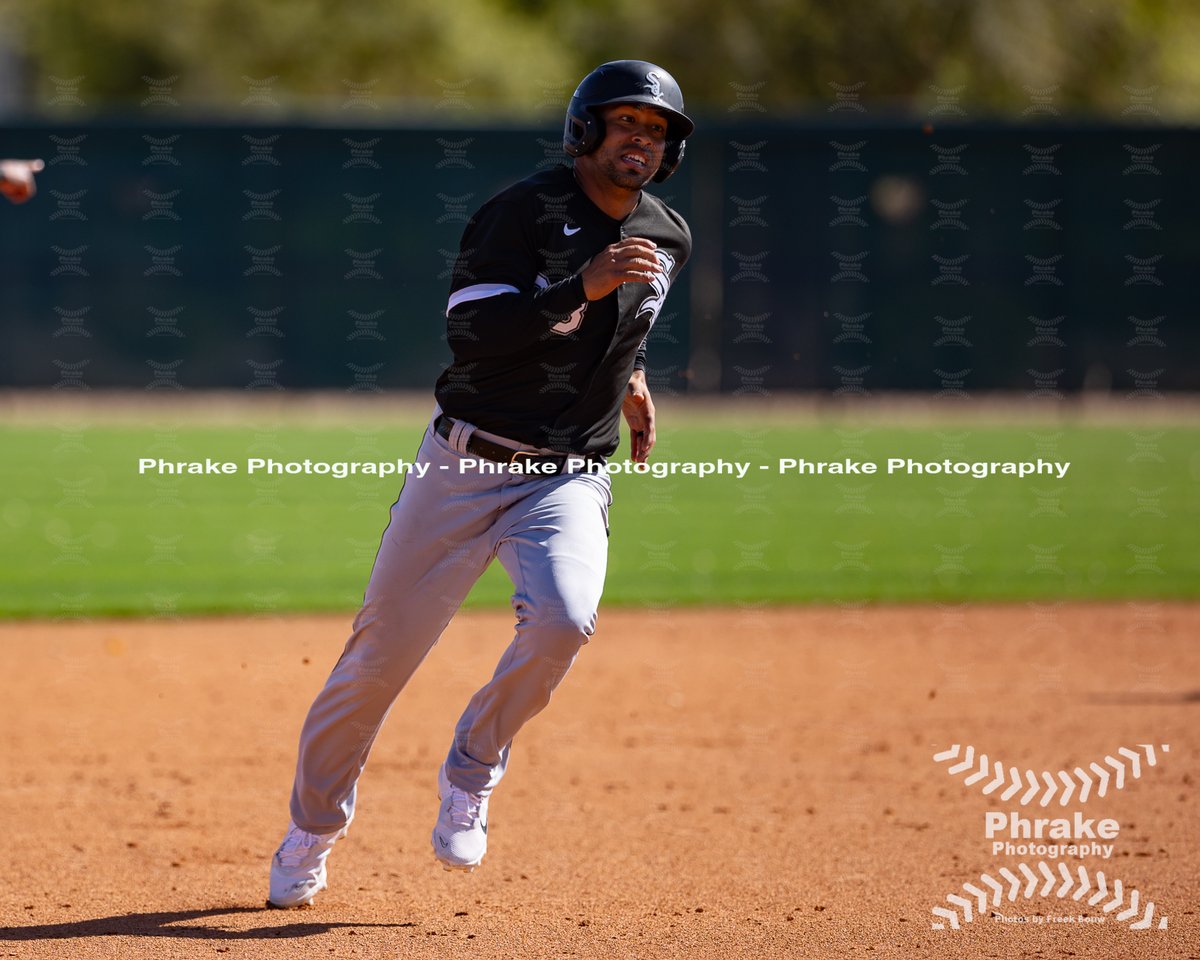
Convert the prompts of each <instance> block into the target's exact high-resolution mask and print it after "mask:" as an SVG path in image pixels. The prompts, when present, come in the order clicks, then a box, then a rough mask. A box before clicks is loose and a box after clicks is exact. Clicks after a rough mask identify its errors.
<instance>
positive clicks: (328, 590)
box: [0, 418, 1200, 618]
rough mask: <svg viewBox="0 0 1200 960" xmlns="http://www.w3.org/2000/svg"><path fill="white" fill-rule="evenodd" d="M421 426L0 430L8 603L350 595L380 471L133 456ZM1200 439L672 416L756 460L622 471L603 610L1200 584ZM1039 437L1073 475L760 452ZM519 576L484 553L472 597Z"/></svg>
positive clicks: (229, 452)
mask: <svg viewBox="0 0 1200 960" xmlns="http://www.w3.org/2000/svg"><path fill="white" fill-rule="evenodd" d="M420 430H421V425H420V424H419V423H417V422H415V421H411V420H408V421H405V422H404V423H403V424H402V425H400V426H394V427H392V426H389V427H379V426H376V427H369V428H367V429H362V428H358V429H353V430H352V429H351V428H349V427H346V428H336V427H329V426H322V427H305V426H302V425H294V424H288V425H277V426H274V427H270V428H261V429H256V428H255V427H252V426H247V427H231V426H223V427H204V426H187V425H180V426H175V427H172V428H170V429H169V430H162V429H155V428H151V427H147V428H137V427H132V426H93V427H90V428H86V429H76V430H75V431H73V432H72V431H70V430H63V429H58V428H55V427H53V426H7V427H2V428H0V451H2V453H3V464H2V465H0V481H2V487H0V532H2V534H3V544H4V549H3V551H2V552H0V617H5V618H14V617H32V616H72V615H88V616H90V615H108V614H153V613H225V612H229V613H232V612H240V611H256V610H257V611H285V610H286V611H318V610H350V609H353V608H354V607H355V605H356V604H357V603H358V601H359V599H360V598H361V595H362V590H363V587H364V585H365V583H366V578H367V575H368V573H369V571H370V566H371V560H372V557H373V554H374V549H375V546H376V544H377V543H378V541H379V536H380V533H381V532H382V528H383V525H384V524H385V522H386V519H387V509H388V506H389V505H390V504H391V502H392V501H393V500H394V498H395V496H396V492H397V487H398V483H397V481H396V480H395V479H394V478H388V479H375V478H366V479H347V480H336V479H332V478H327V477H303V476H298V477H287V478H283V479H275V480H273V481H268V482H266V483H264V482H262V481H261V480H258V479H255V478H250V477H247V476H246V475H245V473H244V471H243V472H240V473H239V474H238V475H235V476H221V477H208V476H201V477H193V476H183V477H162V478H159V477H152V476H139V475H138V473H137V460H138V458H139V457H143V456H163V457H166V458H168V459H176V460H192V459H199V460H202V459H204V458H205V457H212V458H215V459H221V460H234V461H237V462H239V464H244V461H245V459H246V457H247V456H251V455H269V456H274V457H276V458H277V459H281V460H287V459H297V460H302V459H304V458H306V457H307V458H311V459H314V460H319V459H327V460H368V459H370V460H373V459H377V458H378V459H389V458H395V457H404V458H409V457H411V456H412V455H413V453H414V452H415V448H416V445H417V442H418V440H419V436H420ZM1198 441H1200V429H1197V428H1192V427H1186V426H1168V425H1163V426H1152V427H1147V426H1145V425H1143V426H1139V427H1134V426H1129V427H1123V426H1090V425H1089V426H1082V425H1064V424H1051V425H1044V426H1036V425H1034V426H1030V425H1027V424H1026V425H1017V426H992V425H988V426H983V425H979V424H962V425H953V424H944V425H938V426H930V427H921V428H918V427H913V426H911V425H910V426H905V427H895V426H884V425H865V424H862V423H859V424H848V423H843V424H840V425H839V424H837V423H833V424H830V425H826V426H822V425H816V424H812V423H811V422H808V423H805V424H802V425H794V426H793V425H791V424H788V423H786V422H780V423H776V424H774V425H772V426H770V427H769V428H767V429H760V430H757V431H756V432H753V433H750V434H744V433H740V432H739V431H738V429H736V428H735V427H732V426H705V425H704V422H703V421H702V420H699V419H697V418H686V419H684V421H683V422H682V423H673V424H665V425H664V435H663V437H662V438H661V440H660V443H659V446H658V448H657V450H656V452H655V459H656V460H658V461H670V460H675V461H687V460H711V459H714V458H716V457H718V456H720V457H724V458H726V459H739V460H750V461H753V463H754V467H753V468H752V469H751V473H750V475H749V476H747V477H746V478H745V479H744V480H737V479H736V478H731V477H714V478H706V479H696V478H689V477H675V478H669V479H661V480H656V479H653V478H651V477H627V476H619V477H616V478H614V483H613V486H614V495H615V498H616V503H615V504H614V506H613V508H612V514H611V524H612V539H611V549H610V558H609V575H608V583H607V588H606V605H610V606H611V605H614V604H648V605H658V604H662V605H675V604H729V603H758V602H770V603H794V602H811V601H856V600H895V601H922V600H939V601H959V600H1026V599H1035V598H1041V599H1053V598H1184V597H1196V596H1198V595H1200V551H1197V549H1196V547H1197V538H1196V536H1195V531H1196V529H1197V527H1198V524H1197V521H1198V520H1200V517H1198V513H1200V497H1198V496H1197V494H1198V492H1200V459H1198V455H1197V451H1198V450H1200V442H1198ZM956 445H957V448H958V449H957V451H955V450H954V447H955V446H956ZM1039 447H1040V448H1041V452H1042V454H1043V456H1045V458H1046V459H1055V460H1069V461H1071V469H1070V472H1069V473H1068V475H1067V477H1066V479H1064V480H1057V479H1053V478H1049V477H1045V476H1042V477H1030V478H1026V479H1017V478H1013V477H993V478H989V479H972V478H970V477H946V476H924V477H917V476H905V475H892V476H887V475H884V474H880V475H876V476H873V477H837V476H827V477H811V476H810V477H801V476H797V475H794V474H793V475H780V474H779V473H778V472H777V471H776V470H775V468H774V465H775V463H776V461H777V460H778V458H780V457H804V458H807V459H809V460H832V459H839V458H841V457H845V456H851V457H853V458H854V459H857V460H874V461H877V462H883V461H884V460H886V458H887V457H889V456H903V457H913V458H915V459H918V460H942V459H944V458H945V457H946V455H947V453H950V454H951V455H952V456H953V458H954V459H961V460H993V459H994V460H1026V459H1036V458H1037V456H1038V452H1039ZM1047 448H1049V449H1047ZM758 465H768V466H770V467H771V469H768V470H766V471H763V470H759V469H758ZM509 590H510V587H509V584H508V582H507V580H506V579H505V577H504V574H503V571H501V570H500V569H499V567H498V565H494V566H493V568H492V569H491V570H489V571H488V573H487V574H486V575H485V577H484V579H483V580H482V581H481V582H480V584H479V585H478V587H477V588H476V590H475V591H474V592H473V594H472V596H471V598H470V600H469V601H468V605H475V606H478V605H495V604H497V603H503V602H504V601H505V600H506V599H507V597H508V593H509Z"/></svg>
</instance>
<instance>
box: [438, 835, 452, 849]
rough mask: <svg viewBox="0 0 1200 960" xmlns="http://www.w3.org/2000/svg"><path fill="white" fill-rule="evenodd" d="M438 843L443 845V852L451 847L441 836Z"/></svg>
mask: <svg viewBox="0 0 1200 960" xmlns="http://www.w3.org/2000/svg"><path fill="white" fill-rule="evenodd" d="M438 843H440V844H441V845H442V849H443V850H445V849H446V848H447V847H449V846H450V844H448V843H447V842H446V841H445V839H444V838H442V837H440V836H439V837H438Z"/></svg>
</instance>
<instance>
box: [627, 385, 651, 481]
mask: <svg viewBox="0 0 1200 960" xmlns="http://www.w3.org/2000/svg"><path fill="white" fill-rule="evenodd" d="M621 413H623V414H624V415H625V422H626V423H628V424H629V449H630V453H629V456H630V458H631V459H632V460H633V462H634V463H645V462H646V457H647V456H649V455H650V451H651V450H652V449H653V448H654V401H653V400H651V399H650V388H649V387H647V386H646V374H645V373H644V372H643V371H641V370H634V371H633V376H632V377H630V378H629V383H628V384H627V385H626V387H625V399H624V400H623V401H622V402H621Z"/></svg>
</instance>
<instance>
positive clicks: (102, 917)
mask: <svg viewBox="0 0 1200 960" xmlns="http://www.w3.org/2000/svg"><path fill="white" fill-rule="evenodd" d="M348 621H349V618H348V617H340V616H338V617H324V618H313V619H290V618H289V619H258V620H232V619H229V620H190V621H169V620H163V621H152V622H145V621H141V622H122V621H107V622H104V621H102V622H93V623H86V622H81V623H71V622H64V623H55V624H45V623H36V624H33V623H26V624H5V625H0V653H2V655H3V658H4V663H5V666H6V669H5V671H4V674H5V682H4V684H3V696H2V697H0V737H2V738H3V749H2V750H0V822H3V824H4V826H5V830H4V834H3V836H4V841H5V843H4V850H5V853H6V854H7V855H6V856H5V858H4V864H5V877H4V881H5V882H4V883H3V884H2V885H0V957H3V956H15V957H54V958H66V957H70V958H75V957H121V958H143V957H188V958H191V957H200V956H208V955H212V954H225V955H227V956H229V957H302V956H303V957H318V956H337V957H345V956H355V957H438V958H455V957H472V958H479V957H487V958H490V957H562V956H577V957H648V958H649V957H689V958H691V957H721V958H724V960H733V958H743V957H744V958H750V957H754V958H761V957H843V956H846V957H848V956H856V957H867V956H870V957H918V956H920V957H927V956H928V957H1002V958H1008V957H1023V956H1036V957H1059V956H1075V957H1104V958H1110V957H1111V958H1137V957H1155V958H1167V957H1195V956H1197V955H1200V946H1198V944H1200V933H1198V925H1197V922H1196V917H1195V912H1194V911H1195V904H1196V901H1197V890H1198V886H1200V885H1198V883H1197V874H1198V871H1200V844H1198V843H1197V841H1198V839H1200V836H1198V835H1200V828H1198V826H1197V816H1196V803H1195V783H1196V780H1197V778H1198V777H1200V764H1198V762H1197V758H1196V752H1195V749H1194V735H1195V731H1196V729H1197V728H1198V724H1197V720H1198V719H1200V647H1198V646H1197V643H1196V638H1197V636H1200V605H1198V604H1158V603H1155V604H1150V603H1146V604H1126V605H1117V604H1112V605H1088V606H1083V605H1071V604H1038V605H1014V606H1011V607H984V606H946V607H911V608H901V607H882V608H875V607H866V606H852V607H842V608H823V609H801V610H768V609H747V610H742V611H729V612H718V611H711V610H710V611H704V610H689V611H677V610H660V611H649V612H647V611H642V612H637V611H605V612H603V613H602V614H601V620H600V629H599V632H598V635H597V636H596V638H595V639H594V641H593V642H592V643H591V644H590V645H589V646H588V647H587V648H585V650H584V652H583V654H582V655H581V658H580V662H579V663H578V664H577V666H576V667H575V670H574V671H573V673H572V675H571V676H570V677H568V679H567V680H566V682H565V683H564V684H563V686H562V688H561V689H560V690H559V692H558V693H557V694H556V695H555V699H554V702H553V703H551V705H550V707H549V708H548V709H547V711H546V712H545V713H544V714H543V715H542V716H540V717H538V718H537V719H536V720H535V721H534V722H533V723H532V724H531V725H530V727H529V728H528V729H527V730H526V731H525V732H524V733H523V734H522V736H521V738H520V739H519V740H518V742H517V744H516V746H515V747H514V753H513V762H512V765H511V768H510V773H509V776H508V778H507V779H506V781H505V783H504V784H503V785H502V787H501V788H500V789H499V790H498V791H497V793H496V795H495V798H494V800H493V804H492V816H491V827H492V829H491V833H490V839H491V849H490V851H489V854H488V858H487V860H486V861H485V862H484V866H483V867H482V868H481V869H480V870H479V871H477V872H476V873H475V874H473V875H470V876H466V875H459V874H447V873H444V872H443V871H442V870H441V869H439V868H438V867H437V865H436V863H435V862H434V860H433V858H432V855H431V853H430V850H429V829H430V826H431V824H432V818H433V816H434V814H435V806H436V798H435V792H434V791H435V771H436V767H437V764H438V762H439V761H440V759H441V757H442V755H443V753H444V751H445V748H446V747H447V745H448V736H449V734H450V731H451V729H452V725H453V722H454V720H455V719H456V717H457V714H458V712H459V710H460V709H461V707H462V706H463V704H464V703H465V701H466V699H467V697H468V695H469V694H470V692H471V691H472V690H473V689H474V688H475V687H477V686H478V685H479V684H480V683H481V682H482V681H483V680H484V679H485V678H486V677H487V676H488V675H489V674H490V671H491V669H492V667H493V665H494V661H495V659H496V657H497V656H498V654H499V651H500V650H501V649H502V647H503V646H504V644H505V643H506V642H507V639H508V634H509V630H510V624H509V619H508V617H506V616H501V615H499V614H496V615H490V614H489V615H471V616H466V615H464V616H460V617H459V618H458V619H456V620H455V621H454V623H452V625H451V627H450V629H449V630H448V631H447V633H446V635H445V637H444V638H443V639H442V642H441V643H440V644H439V646H438V647H437V648H436V649H435V650H434V653H433V654H432V656H431V657H430V659H429V662H427V663H426V665H425V666H424V668H423V669H422V670H421V671H420V672H419V673H418V674H417V677H416V678H415V680H414V681H413V683H412V685H411V686H410V688H409V689H408V690H407V691H406V692H405V693H404V695H403V696H402V697H401V698H400V700H399V701H398V702H397V705H396V707H395V709H394V710H393V711H392V714H391V717H390V718H389V720H388V723H387V725H386V727H385V728H384V732H383V735H382V736H381V737H380V739H379V741H378V744H377V746H376V749H375V752H374V754H373V755H372V759H371V762H370V764H369V766H368V768H367V772H366V775H365V777H364V780H363V783H362V786H361V792H360V804H359V816H358V819H357V821H356V822H355V824H354V827H353V828H352V831H351V833H350V836H349V837H348V838H347V840H345V841H343V843H342V844H340V845H339V846H338V848H337V850H336V851H335V852H334V854H333V857H332V858H331V860H330V881H331V886H330V889H329V890H328V891H326V892H325V893H324V894H323V895H322V896H321V897H320V898H319V899H318V900H317V902H316V904H315V905H314V906H312V907H311V908H307V909H304V910H300V911H294V912H288V913H284V912H279V911H268V910H265V909H263V901H264V897H265V890H266V869H267V861H268V858H269V857H270V855H271V852H272V851H273V849H274V847H275V845H276V843H277V842H278V839H279V836H280V835H281V833H282V830H283V827H284V826H285V823H286V816H287V814H286V799H287V792H288V788H289V785H290V779H291V767H292V763H293V762H294V748H295V741H296V736H297V733H298V730H299V726H300V723H301V721H302V719H303V715H304V712H305V710H306V709H307V706H308V703H309V701H310V699H311V697H312V695H313V694H314V693H315V692H316V690H317V689H318V687H319V685H320V684H321V682H322V681H323V680H324V677H325V675H326V673H327V671H328V668H329V667H330V666H331V665H332V663H333V661H334V659H335V658H336V656H337V654H338V652H339V651H340V648H341V644H342V642H343V640H344V637H345V634H346V631H347V627H348ZM954 743H959V744H963V745H964V746H965V745H967V744H973V745H975V746H976V748H977V749H979V750H981V751H986V752H987V753H988V755H989V757H990V758H991V759H992V760H993V761H997V760H998V761H1001V762H1002V763H1003V764H1004V765H1005V766H1006V767H1007V766H1010V765H1011V766H1016V767H1019V768H1020V769H1021V770H1024V769H1026V768H1032V769H1034V770H1035V771H1051V772H1054V771H1059V770H1067V771H1070V770H1073V769H1074V768H1075V767H1077V766H1078V767H1081V768H1084V769H1086V768H1088V765H1089V763H1090V762H1093V761H1098V762H1099V763H1100V764H1104V762H1105V761H1104V758H1105V757H1106V756H1114V757H1117V758H1118V759H1119V755H1117V754H1116V751H1117V750H1118V748H1120V747H1128V748H1134V752H1135V753H1137V751H1138V749H1139V748H1137V747H1136V745H1138V744H1154V745H1155V748H1156V753H1155V758H1156V763H1155V765H1154V766H1150V765H1149V764H1148V763H1147V761H1146V757H1145V756H1144V754H1138V755H1139V756H1140V757H1141V766H1140V768H1139V771H1138V772H1139V773H1140V776H1139V777H1137V778H1135V777H1134V776H1133V773H1132V765H1131V764H1127V769H1126V773H1125V777H1126V780H1125V785H1124V788H1123V789H1121V790H1116V789H1115V787H1113V786H1111V785H1110V788H1109V790H1108V792H1107V794H1106V796H1104V797H1103V798H1100V797H1098V796H1095V795H1093V796H1091V797H1089V799H1088V800H1087V802H1086V803H1085V804H1082V805H1081V804H1080V803H1079V802H1078V798H1077V797H1076V798H1075V799H1074V800H1073V801H1072V802H1071V803H1070V804H1069V805H1068V806H1067V807H1062V806H1061V805H1060V803H1059V801H1058V798H1057V797H1055V798H1052V799H1051V800H1050V802H1049V805H1048V806H1046V807H1042V806H1040V804H1039V799H1038V798H1037V797H1035V798H1034V799H1033V800H1031V801H1030V802H1029V804H1028V805H1027V806H1025V807H1022V806H1020V805H1019V803H1018V799H1019V795H1017V796H1014V797H1013V798H1012V799H1011V800H1010V801H1008V802H1002V801H1000V800H999V799H998V796H999V793H1000V790H996V791H995V793H994V794H993V795H992V796H991V797H985V796H983V794H982V790H983V788H984V786H985V784H986V783H987V782H988V780H990V777H987V778H983V779H982V780H980V781H978V782H976V783H974V784H971V785H967V784H965V783H964V778H965V777H966V776H967V774H966V773H965V772H963V773H960V774H958V775H951V774H949V773H948V772H947V768H948V767H949V763H940V764H939V763H935V762H934V761H933V759H932V758H933V754H934V753H935V751H938V750H942V749H945V748H947V747H949V745H951V744H954ZM1163 744H1167V745H1169V747H1170V749H1169V752H1165V751H1164V750H1163V748H1162V745H1163ZM989 769H991V768H990V767H989ZM1113 769H1114V770H1115V768H1113ZM1114 782H1115V774H1114ZM1039 796H1041V795H1040V794H1039ZM989 808H1002V809H1005V810H1014V811H1017V812H1018V813H1020V814H1022V815H1025V816H1028V817H1030V818H1033V817H1037V816H1041V817H1054V816H1056V815H1066V814H1065V813H1062V812H1061V811H1071V810H1076V809H1079V810H1083V811H1085V812H1086V815H1087V817H1089V818H1092V817H1094V818H1098V819H1099V818H1105V817H1107V818H1113V819H1115V820H1117V821H1118V822H1119V825H1120V833H1119V836H1118V837H1117V838H1116V839H1115V840H1114V841H1112V842H1113V843H1114V844H1115V851H1114V854H1113V856H1112V858H1111V859H1108V860H1103V859H1086V860H1071V861H1070V870H1071V873H1072V875H1077V874H1078V870H1079V867H1080V866H1083V867H1084V868H1085V871H1086V872H1087V875H1088V876H1089V877H1093V876H1094V873H1095V870H1097V869H1099V870H1102V871H1104V873H1105V874H1106V876H1107V877H1108V878H1109V880H1108V884H1109V891H1110V893H1111V891H1112V881H1113V880H1115V879H1118V878H1119V879H1121V880H1122V881H1123V884H1124V896H1125V900H1124V901H1123V902H1122V906H1121V907H1120V908H1119V909H1114V910H1112V911H1110V912H1109V913H1107V914H1106V913H1105V912H1104V910H1103V906H1104V903H1105V902H1107V901H1100V902H1098V903H1097V904H1096V905H1095V906H1088V903H1087V901H1088V900H1089V899H1090V898H1091V897H1092V893H1091V892H1090V889H1091V888H1089V892H1087V893H1085V894H1083V895H1081V897H1080V899H1077V900H1076V899H1073V896H1074V894H1075V892H1076V888H1075V887H1071V886H1070V885H1069V884H1067V885H1066V886H1067V887H1068V888H1069V889H1068V890H1067V892H1066V893H1065V895H1064V896H1063V897H1062V898H1061V899H1060V898H1059V897H1057V896H1056V895H1055V894H1056V890H1057V889H1058V888H1059V887H1060V884H1061V881H1060V879H1059V878H1058V876H1057V875H1056V877H1055V879H1054V883H1053V885H1052V886H1053V888H1054V889H1051V890H1050V892H1049V893H1047V894H1046V895H1045V896H1043V895H1041V893H1040V888H1041V887H1042V886H1043V881H1042V877H1041V876H1040V875H1039V876H1038V877H1037V885H1038V890H1035V892H1034V895H1033V896H1032V897H1031V898H1029V899H1026V898H1025V897H1024V890H1023V889H1022V890H1019V891H1018V892H1017V896H1016V899H1015V901H1012V902H1009V901H1007V900H1005V901H1002V905H1001V906H1000V907H999V908H996V909H995V913H997V914H1002V915H1004V916H1005V917H1006V918H1008V920H1009V921H1015V920H1016V918H1023V922H1002V921H1001V920H1000V919H998V918H997V917H984V918H981V917H979V916H977V915H976V916H975V918H974V920H973V921H972V922H971V923H963V924H962V929H959V930H951V929H945V930H933V929H931V920H932V919H933V917H932V915H931V912H930V911H931V908H932V907H934V906H936V905H938V904H943V905H944V904H946V899H945V898H946V896H947V895H948V894H951V893H955V892H957V893H962V884H963V883H964V882H971V881H972V880H973V881H974V882H975V883H976V884H979V883H980V879H979V878H980V874H981V873H983V872H988V873H989V874H995V875H996V876H997V877H1000V874H999V873H998V872H997V871H999V869H1000V868H1001V867H1004V866H1011V867H1012V868H1013V869H1014V870H1016V869H1017V866H1016V865H1017V864H1018V863H1019V862H1022V861H1026V862H1028V863H1029V864H1030V865H1031V866H1033V867H1034V868H1035V869H1036V863H1037V861H1038V860H1039V859H1044V858H1041V857H1038V856H1024V857H1023V856H1004V855H999V856H993V853H992V850H991V848H990V846H989V843H988V841H987V840H986V839H985V837H984V829H983V821H984V811H985V810H987V809H989ZM1046 859H1048V858H1046ZM1022 882H1024V880H1023V878H1022ZM1073 882H1074V881H1073ZM1005 886H1006V892H1007V889H1008V886H1009V885H1008V884H1005ZM1132 888H1136V889H1137V890H1138V891H1139V894H1140V903H1139V910H1138V913H1137V917H1138V918H1140V917H1142V916H1143V915H1144V913H1145V908H1146V905H1147V902H1148V901H1150V900H1153V901H1154V903H1155V907H1156V912H1155V914H1154V916H1153V918H1152V924H1151V928H1150V929H1147V930H1131V929H1130V924H1131V923H1132V922H1133V919H1130V920H1126V921H1124V922H1121V921H1118V919H1117V917H1118V915H1119V914H1120V913H1122V912H1123V911H1124V910H1125V909H1126V904H1127V903H1128V900H1129V899H1130V894H1129V891H1130V890H1131V889H1132ZM989 909H991V908H989ZM960 914H961V910H960ZM1083 914H1087V915H1088V916H1087V917H1086V918H1085V920H1084V921H1082V922H1081V920H1080V916H1081V915H1083ZM1067 917H1072V918H1074V919H1073V920H1067V919H1064V918H1067ZM1164 917H1165V918H1167V919H1168V921H1169V923H1168V926H1167V928H1166V929H1158V926H1159V923H1160V921H1161V919H1162V918H1164ZM1038 918H1040V920H1039V919H1038ZM1097 918H1104V919H1105V921H1106V922H1104V923H1103V924H1097V923H1091V922H1087V921H1089V920H1094V919H1097ZM1135 919H1136V918H1135Z"/></svg>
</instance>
